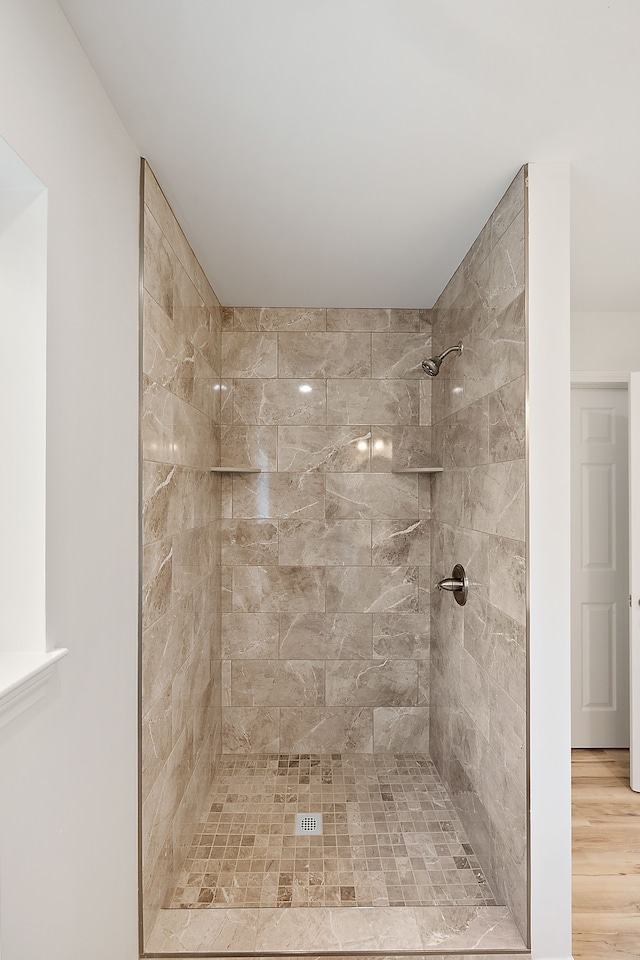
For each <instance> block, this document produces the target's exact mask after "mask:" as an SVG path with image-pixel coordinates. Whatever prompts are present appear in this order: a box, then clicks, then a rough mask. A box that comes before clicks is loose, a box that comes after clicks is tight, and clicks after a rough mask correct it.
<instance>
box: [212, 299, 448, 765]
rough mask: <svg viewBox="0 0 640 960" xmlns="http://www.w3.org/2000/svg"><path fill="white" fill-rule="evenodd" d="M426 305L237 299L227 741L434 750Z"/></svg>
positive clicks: (231, 404)
mask: <svg viewBox="0 0 640 960" xmlns="http://www.w3.org/2000/svg"><path fill="white" fill-rule="evenodd" d="M430 349H431V321H430V316H429V313H428V311H418V310H387V309H380V310H373V309H361V310H358V309H349V310H340V309H324V308H309V309H299V310H296V309H274V308H254V307H250V308H234V309H227V308H225V310H224V331H223V334H222V373H223V381H222V398H223V400H222V436H221V457H222V459H221V463H222V464H223V466H229V467H238V466H243V465H244V466H247V465H249V466H252V467H257V468H260V470H262V471H263V472H262V473H260V474H251V473H246V474H235V475H229V476H224V477H223V490H222V510H223V518H224V519H223V521H222V562H223V617H222V637H223V657H224V660H223V690H224V697H225V700H224V704H223V750H224V752H228V753H253V752H277V751H283V752H296V753H298V752H299V753H312V752H313V753H320V752H337V751H353V752H365V753H369V752H371V751H392V752H402V753H406V752H415V751H421V752H426V751H427V750H428V746H429V743H428V739H429V738H428V699H429V624H428V617H429V583H430V572H429V565H430V530H429V517H430V486H429V485H430V480H429V478H428V477H424V476H423V477H418V476H417V475H415V474H413V475H411V474H405V475H402V474H397V473H394V472H393V469H394V468H400V467H402V466H416V465H425V464H427V463H428V462H429V457H430V430H429V427H428V424H429V423H430V418H431V409H430V397H431V384H430V382H429V381H428V380H427V379H426V378H425V377H424V375H423V374H422V372H421V369H420V364H421V362H422V360H423V359H424V357H426V356H428V355H429V352H430Z"/></svg>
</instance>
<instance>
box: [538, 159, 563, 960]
mask: <svg viewBox="0 0 640 960" xmlns="http://www.w3.org/2000/svg"><path fill="white" fill-rule="evenodd" d="M528 179H529V187H528V214H529V216H528V225H529V235H528V241H529V242H528V263H527V275H528V283H527V323H528V331H529V335H528V345H529V353H528V367H529V378H528V388H529V405H528V406H529V411H528V429H527V441H528V461H529V522H528V525H529V536H528V541H529V558H528V570H529V607H530V610H529V710H530V714H529V717H530V719H529V757H530V766H529V776H530V804H531V813H530V844H531V952H532V956H533V958H534V960H568V958H569V957H570V956H571V768H570V763H571V710H570V708H571V672H570V654H571V632H570V598H569V596H568V594H567V591H566V590H564V589H561V587H560V586H559V582H558V574H559V573H560V578H561V577H562V571H568V570H569V568H570V516H571V513H570V509H569V497H570V461H569V450H570V443H569V431H570V420H569V415H570V400H569V398H570V367H569V359H570V318H569V282H570V268H569V166H568V164H551V163H550V164H546V163H531V164H529V166H528ZM550 347H552V349H550Z"/></svg>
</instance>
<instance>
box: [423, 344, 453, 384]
mask: <svg viewBox="0 0 640 960" xmlns="http://www.w3.org/2000/svg"><path fill="white" fill-rule="evenodd" d="M454 352H455V353H457V354H461V353H462V340H461V341H460V342H459V343H458V344H456V346H455V347H449V349H448V350H445V351H444V353H441V354H440V355H439V356H437V357H429V358H428V359H427V360H423V361H422V369H423V370H424V372H425V373H426V375H427V376H428V377H437V376H438V374H439V373H440V364H441V363H442V361H443V360H444V358H445V357H446V356H448V355H449V354H450V353H454Z"/></svg>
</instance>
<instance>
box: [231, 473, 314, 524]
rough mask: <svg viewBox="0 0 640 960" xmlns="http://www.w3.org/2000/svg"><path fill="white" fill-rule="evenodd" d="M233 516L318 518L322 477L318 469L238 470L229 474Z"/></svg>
mask: <svg viewBox="0 0 640 960" xmlns="http://www.w3.org/2000/svg"><path fill="white" fill-rule="evenodd" d="M233 516H234V517H237V518H240V517H247V518H251V517H263V518H265V519H266V518H279V517H282V518H286V517H295V518H296V519H306V520H315V519H320V518H322V517H324V478H323V476H322V474H319V473H261V474H246V475H243V474H238V475H237V476H235V477H234V478H233Z"/></svg>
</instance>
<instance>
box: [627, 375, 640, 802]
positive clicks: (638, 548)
mask: <svg viewBox="0 0 640 960" xmlns="http://www.w3.org/2000/svg"><path fill="white" fill-rule="evenodd" d="M629 567H630V569H629V607H630V609H629V677H630V688H631V789H632V790H636V791H640V373H632V374H630V376H629Z"/></svg>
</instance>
